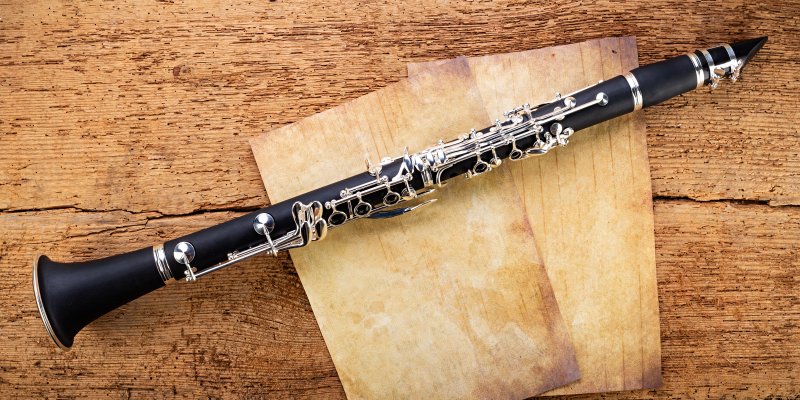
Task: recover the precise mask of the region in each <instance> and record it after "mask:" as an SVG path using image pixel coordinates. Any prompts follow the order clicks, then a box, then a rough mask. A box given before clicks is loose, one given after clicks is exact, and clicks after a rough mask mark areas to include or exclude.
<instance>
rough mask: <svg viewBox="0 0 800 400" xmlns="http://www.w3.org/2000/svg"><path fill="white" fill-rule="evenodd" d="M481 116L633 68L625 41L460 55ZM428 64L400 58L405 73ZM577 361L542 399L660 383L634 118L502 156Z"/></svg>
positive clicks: (651, 250)
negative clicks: (542, 150) (510, 157)
mask: <svg viewBox="0 0 800 400" xmlns="http://www.w3.org/2000/svg"><path fill="white" fill-rule="evenodd" d="M468 60H469V65H470V68H471V69H472V73H473V75H474V77H475V80H476V83H477V84H478V88H479V90H480V94H481V96H482V98H483V101H484V105H485V106H486V110H487V112H488V113H489V115H490V116H493V117H496V116H501V115H502V113H503V111H505V110H508V109H511V108H514V107H516V106H518V105H520V104H523V103H526V102H527V103H531V104H539V103H541V102H544V101H550V100H552V98H553V97H554V95H555V93H556V92H557V91H560V92H561V93H569V92H572V91H574V90H578V89H581V88H583V87H585V86H587V85H589V84H592V83H596V82H597V81H598V80H600V79H608V78H612V77H614V76H616V75H619V74H621V73H624V72H626V71H629V70H631V69H633V68H635V67H637V66H638V62H637V52H636V41H635V39H634V38H632V37H624V38H606V39H596V40H590V41H587V42H583V43H578V44H571V45H566V46H558V47H551V48H545V49H538V50H530V51H524V52H518V53H508V54H497V55H490V56H485V57H471V58H468ZM436 65H437V62H432V63H423V64H411V65H409V67H408V70H409V75H410V76H413V75H415V74H417V73H421V72H420V71H423V70H430V69H435V68H436ZM510 170H511V171H512V173H513V176H514V183H515V184H516V187H517V189H518V191H519V193H520V197H521V198H522V199H523V202H524V204H525V208H526V211H527V214H528V217H529V220H530V224H531V226H532V227H533V230H534V232H535V234H534V236H535V239H536V244H537V247H538V248H539V250H540V254H541V256H542V259H543V260H544V265H545V267H546V269H547V272H548V274H549V276H550V280H551V283H552V285H553V290H554V291H555V294H556V298H557V299H558V304H559V306H560V309H561V313H562V314H563V315H564V318H565V319H566V320H567V324H568V325H569V327H570V333H571V336H572V339H573V343H574V345H575V351H576V354H577V356H578V364H579V365H580V369H581V379H580V380H579V381H578V382H576V383H574V384H572V385H569V386H566V387H563V388H559V389H556V390H553V391H551V392H548V393H547V394H575V393H590V392H606V391H617V390H630V389H639V388H654V387H658V386H659V385H660V384H661V343H660V330H659V319H658V293H657V289H656V268H655V243H654V238H653V205H652V192H651V185H650V169H649V163H648V160H647V148H646V137H645V126H644V122H643V118H642V114H641V113H637V114H633V115H629V116H627V117H623V118H618V119H616V120H613V121H609V122H607V123H604V124H602V125H600V126H597V127H593V128H591V129H587V130H585V131H580V132H578V133H577V134H576V135H575V136H573V138H571V139H570V143H569V146H567V147H564V148H559V149H557V150H556V151H554V152H552V153H551V154H548V155H546V156H543V157H540V158H533V159H527V160H525V161H521V162H518V163H511V167H510Z"/></svg>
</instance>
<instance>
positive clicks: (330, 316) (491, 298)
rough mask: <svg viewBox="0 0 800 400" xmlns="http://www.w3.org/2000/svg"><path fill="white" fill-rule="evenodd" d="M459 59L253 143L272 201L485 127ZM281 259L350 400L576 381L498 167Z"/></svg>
mask: <svg viewBox="0 0 800 400" xmlns="http://www.w3.org/2000/svg"><path fill="white" fill-rule="evenodd" d="M488 121H489V119H488V117H487V114H486V112H485V111H484V108H483V105H482V103H481V100H480V96H479V93H478V90H477V88H476V87H475V84H474V81H473V79H472V76H471V74H470V71H469V68H468V66H467V64H466V61H465V60H463V59H461V60H458V61H455V62H451V63H447V64H446V65H444V66H442V67H440V68H438V69H437V70H436V71H435V72H424V73H420V74H418V75H417V76H415V77H414V78H411V79H409V80H407V81H403V82H399V83H397V84H393V85H390V86H388V87H386V88H384V89H381V90H379V91H377V92H374V93H370V94H368V95H366V96H364V97H361V98H358V99H356V100H354V101H352V102H349V103H346V104H344V105H341V106H339V107H336V108H334V109H331V110H328V111H326V112H323V113H320V114H317V115H314V116H312V117H309V118H306V119H304V120H302V121H300V122H297V123H295V124H292V125H289V126H286V127H283V128H281V129H278V130H276V131H273V132H270V133H266V134H264V135H262V136H260V137H258V138H255V139H253V140H252V142H251V145H252V148H253V153H254V155H255V158H256V161H257V162H258V166H259V169H260V171H261V176H262V178H263V180H264V185H265V187H266V188H267V192H268V194H269V197H270V200H271V201H272V202H278V201H281V200H284V199H287V198H290V197H292V196H295V195H298V194H301V193H303V192H305V191H308V190H310V189H314V188H316V187H318V186H322V185H324V184H327V183H330V182H334V181H336V180H339V179H341V178H344V177H347V176H350V175H353V174H356V173H359V172H362V171H363V168H364V163H363V157H364V155H365V154H368V155H369V156H370V157H371V159H372V160H379V159H380V157H381V156H387V155H399V154H400V153H401V152H402V149H403V147H404V146H406V145H408V146H409V147H410V150H411V151H412V152H413V151H416V150H420V149H422V148H425V147H428V146H430V145H432V144H434V143H435V142H436V141H437V140H438V139H447V138H451V137H455V136H456V135H457V134H460V133H464V132H468V131H469V129H470V128H473V127H479V126H485V125H487V124H488ZM457 180H458V182H453V183H452V184H450V185H448V186H447V187H446V188H444V189H440V190H438V191H437V192H436V193H434V194H433V195H432V196H433V197H438V199H439V201H438V202H437V203H434V204H433V205H429V206H427V207H423V208H421V209H419V210H416V211H414V212H413V213H412V214H410V215H405V216H401V217H399V218H395V219H390V220H370V221H359V222H356V223H353V224H349V225H345V226H342V227H338V228H336V229H334V230H332V231H331V232H330V233H329V235H328V238H326V239H325V240H323V241H320V242H316V243H314V244H313V245H311V246H308V247H306V248H302V249H296V250H292V251H291V256H292V260H293V261H294V264H295V267H296V268H297V272H298V274H299V276H300V279H301V281H302V283H303V286H304V288H305V290H306V293H307V294H308V297H309V300H310V302H311V306H312V308H313V309H314V314H315V316H316V318H317V321H318V322H319V325H320V329H321V331H322V334H323V337H324V338H325V342H326V344H327V346H328V349H329V351H330V353H331V356H332V358H333V361H334V363H335V365H336V369H337V371H338V373H339V376H340V378H341V380H342V384H343V385H344V389H345V392H346V393H347V395H348V397H349V398H353V399H356V398H370V399H383V398H399V399H429V398H493V399H497V398H507V399H522V398H525V397H529V396H533V395H536V394H539V393H542V392H544V391H546V390H549V389H552V388H555V387H558V386H561V385H563V384H566V383H568V382H572V381H574V380H575V379H576V378H577V377H578V369H577V364H576V361H575V357H574V352H573V349H572V346H571V344H570V341H569V336H568V334H567V330H566V327H565V324H564V323H563V320H562V318H561V316H560V313H559V311H558V306H557V303H556V301H555V298H554V296H553V293H552V289H551V287H550V284H549V282H548V279H547V273H546V272H545V270H544V267H543V266H542V264H541V262H540V259H539V256H538V254H537V252H536V249H535V247H534V246H533V245H532V243H533V236H532V231H531V229H530V226H529V225H528V222H527V217H526V216H525V213H524V209H523V207H522V204H521V202H520V199H519V195H518V194H517V192H516V190H515V189H514V186H513V182H512V180H511V174H510V170H509V169H507V168H501V169H499V170H497V171H493V172H492V173H491V174H487V175H485V176H481V177H479V178H475V179H472V180H469V181H466V180H463V181H462V180H460V179H457Z"/></svg>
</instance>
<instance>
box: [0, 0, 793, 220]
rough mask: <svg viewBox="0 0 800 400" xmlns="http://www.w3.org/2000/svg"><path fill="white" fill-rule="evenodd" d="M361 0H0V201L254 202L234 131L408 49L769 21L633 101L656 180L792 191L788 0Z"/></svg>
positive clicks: (682, 34) (455, 49)
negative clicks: (657, 96)
mask: <svg viewBox="0 0 800 400" xmlns="http://www.w3.org/2000/svg"><path fill="white" fill-rule="evenodd" d="M359 4H360V5H359V6H357V7H353V6H351V5H349V4H335V3H326V4H316V3H315V4H313V5H309V4H302V3H292V2H270V3H266V4H247V3H244V4H232V5H230V6H227V7H222V6H219V5H209V4H205V3H203V2H192V3H188V4H169V3H153V4H142V3H140V2H128V3H124V2H123V3H119V2H115V3H94V2H81V3H77V4H69V3H66V4H53V3H43V4H32V3H29V2H19V3H14V4H9V5H6V6H4V7H3V20H2V25H0V27H1V28H2V30H0V39H1V40H0V82H1V83H2V85H0V133H2V135H1V136H0V143H1V144H2V145H0V188H2V190H0V209H40V208H48V207H62V206H74V207H78V208H82V209H91V210H129V211H135V212H140V211H158V212H161V213H165V214H181V213H188V212H192V211H195V210H207V209H219V208H236V207H249V206H254V205H257V204H263V203H264V202H265V197H264V196H263V189H262V185H261V181H260V179H259V177H258V172H257V170H256V168H255V163H254V162H253V160H252V158H251V157H252V156H251V155H250V152H249V150H248V147H247V142H246V138H248V137H253V136H255V135H257V134H258V133H260V132H263V131H265V130H269V129H271V128H274V127H277V126H280V125H283V124H285V123H288V122H292V121H296V120H297V119H299V118H300V117H301V116H306V115H309V114H312V113H313V112H316V111H320V110H322V109H326V108H329V107H331V106H333V105H336V104H340V103H342V102H343V101H345V100H348V99H352V98H354V97H357V96H359V95H361V94H364V93H366V92H368V91H370V90H374V89H377V88H380V87H383V86H385V85H386V83H387V82H391V81H396V80H398V79H401V78H402V77H404V76H405V63H407V62H410V61H423V60H428V59H442V58H447V57H451V56H456V55H461V54H466V55H482V54H490V53H496V52H508V51H515V50H521V49H529V48H538V47H543V46H547V45H553V44H564V43H571V42H578V41H581V40H584V39H588V38H593V37H599V36H604V35H615V36H618V35H635V36H637V38H638V42H639V49H640V62H641V63H647V62H650V61H653V60H657V59H661V58H663V57H664V56H665V55H669V54H674V53H676V52H681V51H688V50H690V49H693V48H694V47H695V46H698V45H700V44H703V43H715V42H719V41H728V40H731V39H734V38H745V37H750V36H756V35H763V34H769V35H770V36H771V37H772V39H771V40H770V43H769V44H768V45H767V47H766V48H765V49H764V50H762V52H761V53H760V54H759V59H758V60H757V62H755V63H754V64H753V65H751V66H749V67H748V71H747V73H746V74H745V78H744V79H743V80H742V81H741V82H740V83H738V84H737V85H736V87H735V88H727V85H726V86H725V88H724V89H721V90H718V91H716V92H715V93H714V94H713V95H709V94H706V93H698V94H691V95H688V96H685V97H684V98H681V99H677V100H674V101H672V102H671V103H669V105H666V106H663V107H659V108H655V109H652V110H648V111H646V113H645V114H646V116H647V122H648V131H649V143H650V149H651V150H650V156H651V160H652V168H653V178H654V189H655V193H656V194H657V195H664V196H690V197H694V198H699V199H716V198H737V199H756V200H764V201H773V202H776V203H781V204H783V203H792V204H794V203H797V200H798V199H797V193H800V176H798V174H797V173H796V172H794V171H796V169H797V167H798V165H797V159H798V157H797V151H796V150H794V149H797V148H800V146H799V145H800V143H798V141H800V135H798V134H797V133H798V126H800V113H798V112H797V111H798V106H797V89H798V83H797V80H796V79H795V77H797V76H798V75H800V64H798V63H796V62H795V60H797V59H798V57H800V12H798V11H799V10H800V6H798V5H797V4H785V3H782V2H774V3H770V2H759V3H757V4H749V3H746V2H743V1H740V2H730V1H726V2H723V1H719V2H696V3H692V4H691V5H687V3H684V2H672V1H661V2H657V3H647V4H644V3H641V4H633V3H624V4H622V3H614V5H613V7H611V6H609V5H604V4H603V3H599V4H595V5H586V6H583V7H562V6H561V5H560V4H559V3H539V4H535V3H507V4H493V3H455V4H451V3H448V4H447V5H440V4H438V3H435V2H427V1H425V2H414V3H402V4H398V5H395V4H385V3H382V2H377V3H359ZM792 9H793V11H792ZM653 10H658V13H656V14H654V13H653ZM510 21H513V23H510ZM608 21H613V23H609V22H608ZM545 90H551V89H550V88H546V89H545ZM553 90H556V89H553ZM398 151H400V149H398ZM167 194H168V195H167Z"/></svg>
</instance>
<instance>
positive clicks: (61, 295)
mask: <svg viewBox="0 0 800 400" xmlns="http://www.w3.org/2000/svg"><path fill="white" fill-rule="evenodd" d="M766 41H767V38H766V37H761V38H756V39H751V40H745V41H740V42H737V43H733V44H723V45H720V46H717V47H712V48H708V49H702V50H697V51H694V52H692V53H688V54H685V55H681V56H677V57H673V58H670V59H667V60H664V61H660V62H657V63H654V64H650V65H646V66H642V67H639V68H636V69H634V70H632V71H630V72H628V73H625V74H624V75H620V76H616V77H614V78H611V79H609V80H606V81H600V82H599V83H597V84H594V85H591V86H588V87H586V88H583V89H581V90H578V91H575V92H573V93H569V94H567V95H563V96H562V95H558V94H557V95H556V98H555V99H554V100H553V101H551V102H547V103H543V104H539V105H536V106H530V105H528V104H525V105H522V106H520V107H517V108H514V109H513V110H510V111H508V112H506V113H504V118H503V119H502V120H499V119H498V120H496V121H495V123H494V124H493V125H492V126H489V127H486V128H483V129H480V130H474V129H473V130H472V131H470V132H469V133H467V134H464V135H461V136H459V137H457V138H455V139H453V140H450V141H447V142H445V141H439V142H438V143H436V144H435V145H433V146H432V147H430V148H427V149H424V150H422V151H419V152H416V153H409V152H408V149H406V151H405V152H404V154H403V155H401V156H399V157H396V158H384V159H382V160H381V161H380V163H378V164H377V165H373V164H372V163H370V162H369V161H367V170H366V171H365V172H363V173H360V174H358V175H355V176H352V177H349V178H346V179H344V180H341V181H339V182H336V183H332V184H330V185H327V186H324V187H321V188H318V189H316V190H313V191H311V192H308V193H305V194H302V195H300V196H297V197H295V198H291V199H288V200H285V201H282V202H280V203H277V204H273V205H270V206H268V207H266V208H262V209H260V210H258V211H254V212H251V213H249V214H246V215H243V216H241V217H238V218H236V219H233V220H231V221H228V222H225V223H222V224H220V225H217V226H212V227H209V228H206V229H204V230H201V231H199V232H195V233H191V234H189V235H186V236H183V237H179V238H177V239H173V240H170V241H168V242H166V243H162V244H157V245H155V246H152V247H146V248H143V249H140V250H136V251H132V252H129V253H125V254H120V255H115V256H111V257H107V258H103V259H98V260H94V261H86V262H76V263H59V262H55V261H52V260H50V259H49V258H47V257H46V256H42V255H40V256H38V257H37V258H36V259H35V261H34V264H33V289H34V293H35V296H36V303H37V306H38V308H39V313H40V314H41V318H42V321H43V322H44V326H45V329H46V330H47V332H48V334H49V335H50V337H51V338H52V339H53V341H54V342H55V343H56V344H57V345H58V346H59V347H61V348H64V349H66V348H69V347H70V346H72V344H73V340H74V338H75V335H76V334H77V333H78V332H79V331H80V330H81V329H82V328H84V327H85V326H86V325H88V324H89V323H91V322H92V321H94V320H95V319H97V318H99V317H100V316H102V315H103V314H106V313H107V312H109V311H111V310H114V309H115V308H117V307H120V306H122V305H124V304H126V303H128V302H130V301H132V300H134V299H136V298H138V297H140V296H143V295H145V294H147V293H149V292H152V291H153V290H156V289H158V288H160V287H162V286H165V285H166V284H168V283H171V282H176V281H179V280H181V281H185V282H194V281H196V280H197V279H198V278H200V277H202V276H204V275H206V274H209V273H212V272H214V271H217V270H220V269H222V268H225V267H227V266H229V265H231V264H234V263H237V262H239V261H242V260H245V259H247V258H250V257H253V256H255V255H257V254H261V253H267V254H270V255H273V256H274V255H277V254H278V253H279V252H281V251H284V250H288V249H292V248H297V247H302V246H305V245H307V244H309V243H310V242H313V241H316V240H321V239H323V238H324V237H325V236H326V234H327V232H328V230H335V228H336V227H338V226H340V225H343V224H347V223H351V222H353V221H357V220H360V219H365V218H391V217H396V216H399V215H402V214H405V213H408V212H410V211H413V210H415V209H416V208H418V207H422V206H424V205H427V204H431V203H432V202H433V201H434V200H427V201H425V199H424V198H423V196H424V195H426V194H428V193H431V192H432V191H433V190H435V189H436V188H439V187H442V186H444V185H445V184H446V183H447V182H448V181H449V180H450V179H452V178H454V177H456V176H459V175H466V176H467V177H474V176H477V175H481V174H484V173H486V172H489V171H491V170H492V169H494V168H497V167H499V166H500V165H501V164H502V162H503V161H504V160H511V161H519V160H523V159H525V158H528V157H532V156H541V155H543V154H546V153H547V152H548V151H550V150H551V149H553V148H556V147H558V146H565V145H567V143H568V142H569V139H570V137H572V135H573V134H575V132H577V131H579V130H581V129H584V128H587V127H590V126H593V125H596V124H599V123H601V122H603V121H607V120H610V119H612V118H616V117H618V116H621V115H624V114H627V113H630V112H633V111H638V110H640V109H642V108H643V107H649V106H652V105H655V104H658V103H661V102H663V101H665V100H668V99H670V98H672V97H675V96H678V95H680V94H683V93H686V92H688V91H690V90H693V89H698V88H700V87H702V86H706V85H707V86H710V87H711V88H712V89H716V88H717V86H718V85H719V83H720V82H721V81H722V80H723V79H729V80H730V81H734V82H735V81H736V80H737V79H738V78H739V75H740V72H741V70H742V68H743V67H744V66H745V65H746V64H747V63H748V62H749V61H750V60H751V59H752V58H753V56H754V55H755V54H756V53H757V52H758V51H759V50H760V49H761V47H762V46H763V45H764V44H765V43H766Z"/></svg>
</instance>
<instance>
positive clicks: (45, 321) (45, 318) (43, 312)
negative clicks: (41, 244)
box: [33, 254, 70, 350]
mask: <svg viewBox="0 0 800 400" xmlns="http://www.w3.org/2000/svg"><path fill="white" fill-rule="evenodd" d="M42 257H45V256H44V254H37V255H36V256H35V257H34V259H33V294H34V296H36V307H37V308H38V309H39V316H40V317H41V320H42V323H43V324H44V329H45V330H46V331H47V334H48V335H50V339H52V340H53V342H55V344H56V346H58V347H59V348H60V349H62V350H69V348H70V347H69V346H65V345H64V343H62V342H61V340H59V339H58V335H56V333H55V331H54V330H53V326H52V325H51V324H50V319H49V318H48V316H47V310H46V309H45V307H44V302H43V301H42V294H41V291H40V287H39V260H41V258H42Z"/></svg>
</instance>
